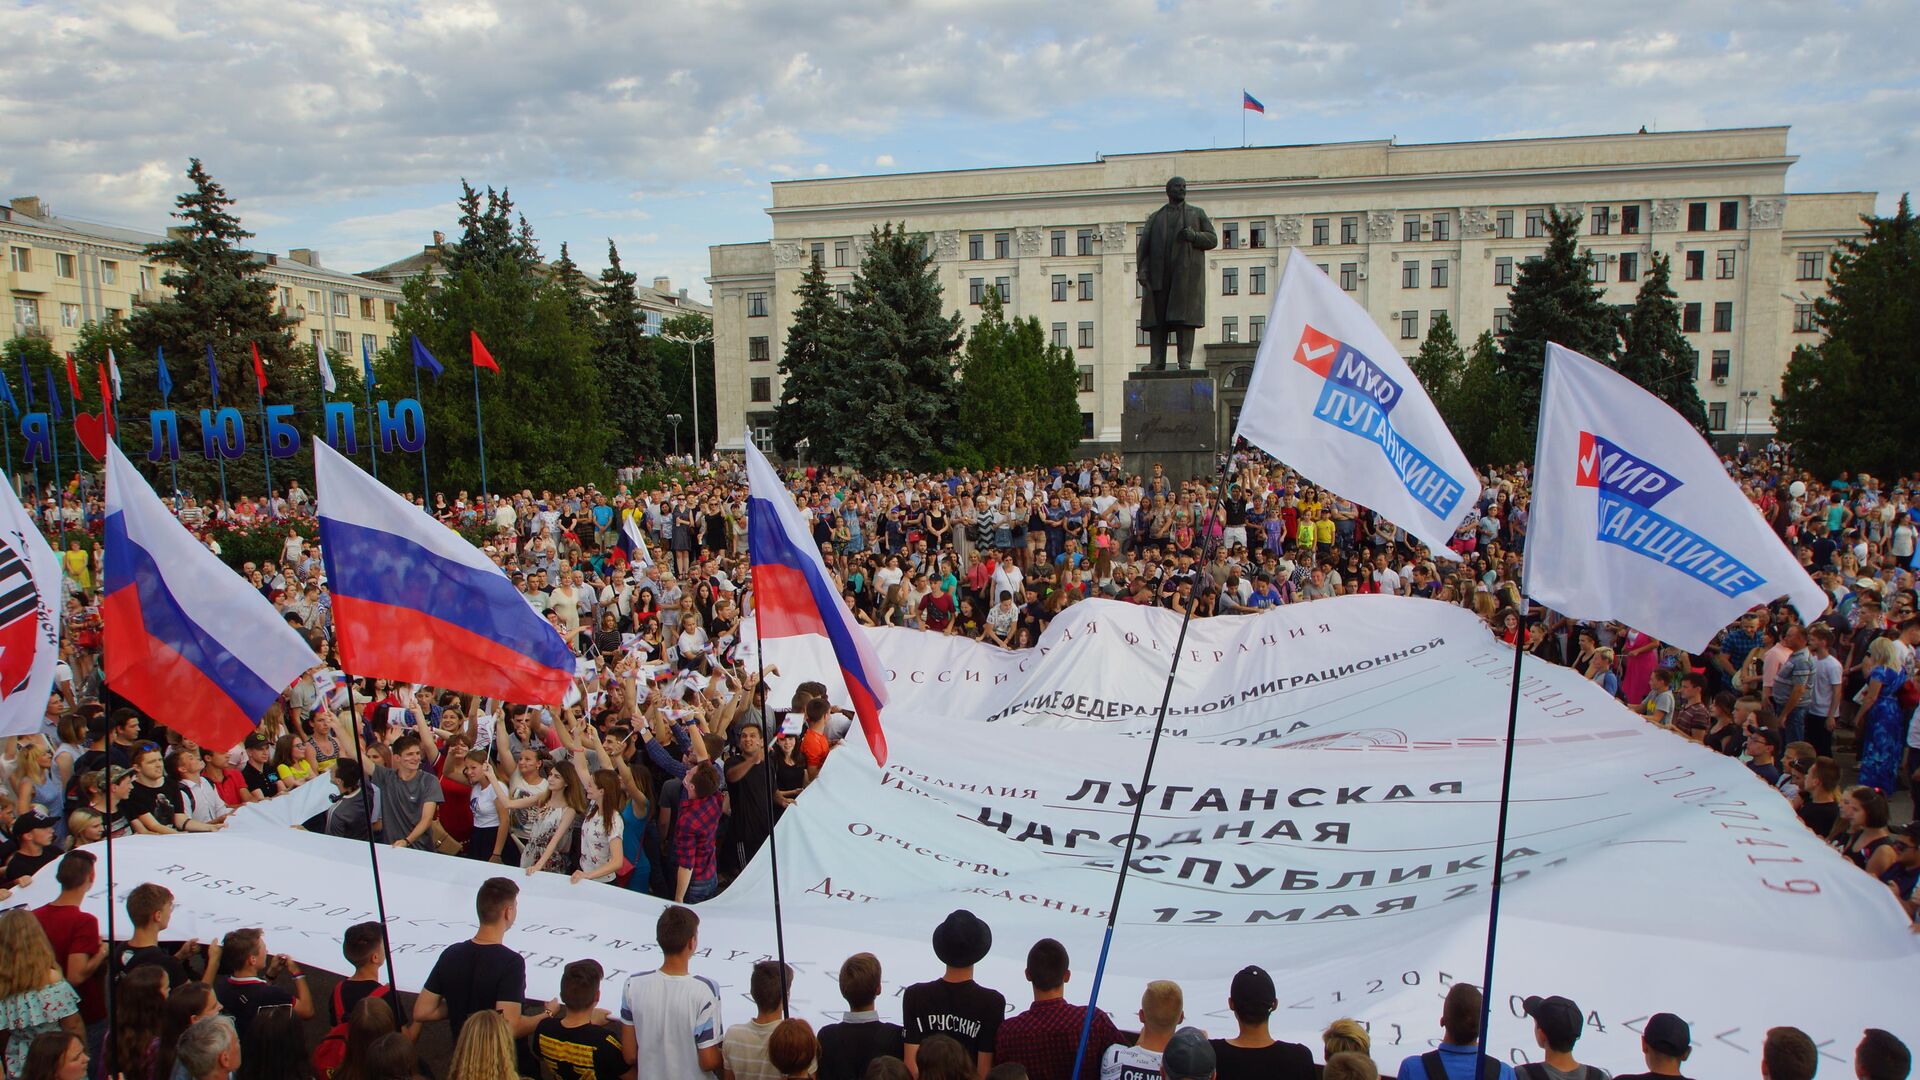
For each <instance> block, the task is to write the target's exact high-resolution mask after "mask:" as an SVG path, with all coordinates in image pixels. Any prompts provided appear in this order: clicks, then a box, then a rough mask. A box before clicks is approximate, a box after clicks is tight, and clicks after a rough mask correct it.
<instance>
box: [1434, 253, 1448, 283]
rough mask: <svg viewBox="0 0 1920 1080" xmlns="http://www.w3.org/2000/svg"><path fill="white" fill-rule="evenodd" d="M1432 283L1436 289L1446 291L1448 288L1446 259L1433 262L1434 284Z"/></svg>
mask: <svg viewBox="0 0 1920 1080" xmlns="http://www.w3.org/2000/svg"><path fill="white" fill-rule="evenodd" d="M1432 283H1433V287H1434V288H1436V289H1444V288H1446V287H1447V260H1445V259H1435V260H1433V282H1432Z"/></svg>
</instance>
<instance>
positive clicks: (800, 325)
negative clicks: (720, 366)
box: [773, 259, 842, 461]
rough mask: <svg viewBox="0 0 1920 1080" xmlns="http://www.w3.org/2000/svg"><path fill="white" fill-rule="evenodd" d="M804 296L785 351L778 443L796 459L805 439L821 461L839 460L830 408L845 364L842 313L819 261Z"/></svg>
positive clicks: (806, 277) (804, 283)
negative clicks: (837, 374) (830, 392)
mask: <svg viewBox="0 0 1920 1080" xmlns="http://www.w3.org/2000/svg"><path fill="white" fill-rule="evenodd" d="M793 294H794V295H795V296H798V297H799V298H800V305H799V307H797V308H795V309H794V312H793V323H792V324H791V325H790V326H788V327H787V340H786V343H785V345H784V346H783V348H782V350H781V353H780V405H779V407H778V408H777V409H776V410H775V411H774V414H773V444H774V448H775V449H776V450H778V451H779V452H780V455H781V456H782V457H793V456H794V455H795V454H796V453H797V452H798V450H799V446H800V444H801V443H802V442H803V441H804V442H805V443H806V444H807V450H808V456H809V457H810V458H811V459H813V460H815V461H834V460H838V459H839V456H840V446H839V443H838V440H837V439H836V438H835V435H834V431H835V428H834V424H833V418H832V416H831V415H830V414H829V412H828V409H827V402H828V387H829V386H830V384H831V383H832V382H833V381H834V379H835V369H836V366H837V365H838V363H839V361H840V352H839V349H840V335H841V332H842V327H841V316H842V311H841V307H840V302H839V300H838V299H837V298H836V297H835V296H834V294H833V289H832V288H831V287H829V286H828V285H827V274H826V270H825V269H824V268H823V267H822V266H821V265H820V260H819V259H815V260H813V262H812V264H811V265H809V266H808V267H807V270H806V273H804V274H802V275H801V276H800V286H799V287H798V288H796V289H795V290H794V291H793Z"/></svg>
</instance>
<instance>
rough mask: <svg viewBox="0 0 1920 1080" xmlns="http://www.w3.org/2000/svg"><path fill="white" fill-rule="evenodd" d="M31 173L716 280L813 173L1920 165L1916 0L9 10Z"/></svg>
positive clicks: (362, 236)
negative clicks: (470, 230) (1737, 142)
mask: <svg viewBox="0 0 1920 1080" xmlns="http://www.w3.org/2000/svg"><path fill="white" fill-rule="evenodd" d="M0 13H4V16H5V19H4V21H5V25H6V27H7V31H6V33H5V34H4V35H0V71H4V72H6V77H5V78H4V79H0V193H3V194H6V195H28V194H37V195H41V196H44V197H46V198H47V199H48V200H49V201H50V202H51V203H52V204H53V207H54V210H55V212H56V213H60V214H63V215H69V216H75V217H86V218H91V219H95V220H101V221H108V222H113V223H116V224H124V225H130V226H136V227H144V228H154V229H158V228H159V227H160V226H162V225H164V224H165V223H166V219H165V214H166V212H167V210H168V209H169V206H170V200H171V197H172V195H173V194H174V193H175V192H176V191H177V190H178V189H179V188H180V186H181V184H182V182H183V181H182V177H181V173H182V171H183V169H184V167H185V163H186V159H187V158H188V157H189V156H192V155H197V156H200V157H202V158H203V159H205V161H206V162H207V165H208V167H209V168H210V169H211V170H212V171H213V173H214V175H215V176H216V177H218V178H219V179H220V180H221V181H223V182H224V183H225V184H226V185H227V187H228V189H229V191H231V192H232V193H233V194H235V195H237V196H239V198H240V199H241V203H240V210H241V213H242V214H243V216H244V218H245V220H246V222H247V223H248V224H249V225H250V226H251V227H252V228H253V229H254V230H255V231H256V232H257V233H258V234H259V241H258V245H259V246H261V247H264V248H268V249H272V250H278V251H285V250H287V249H289V248H292V247H313V248H316V249H318V250H319V251H320V253H321V257H322V259H323V261H324V262H325V263H326V264H327V265H330V266H336V267H340V268H342V269H350V270H361V269H367V268H370V267H372V266H375V265H378V264H380V263H383V262H386V261H389V260H391V259H394V258H398V257H400V256H402V255H405V254H408V253H409V252H411V251H414V250H417V249H418V247H419V246H420V245H421V244H422V243H424V242H425V241H426V240H427V238H428V234H429V233H430V232H431V230H433V229H434V228H446V229H451V228H452V218H453V211H452V197H453V195H454V194H455V193H456V192H457V189H458V182H459V179H460V178H461V177H463V176H464V177H467V178H468V179H470V180H472V181H473V182H474V183H475V184H476V185H485V184H493V185H496V186H499V185H505V186H508V187H510V188H511V189H512V192H513V194H514V196H515V197H516V199H517V200H518V202H519V203H520V205H521V207H522V208H523V209H524V210H525V211H526V213H527V215H528V217H529V218H530V219H531V220H532V222H533V225H534V228H535V230H536V232H537V233H538V235H539V237H540V239H541V241H542V242H543V244H544V246H545V247H546V248H547V250H548V252H549V253H551V252H553V251H557V250H558V247H559V243H560V241H562V240H565V241H568V242H570V243H571V245H572V249H573V252H574V255H575V257H576V258H577V259H578V260H579V261H580V262H581V263H582V264H584V265H586V266H588V267H589V268H598V267H599V266H600V265H602V264H603V263H604V261H605V250H606V242H607V238H608V237H612V238H614V239H615V240H617V241H618V242H619V244H620V247H621V253H622V257H623V261H624V262H626V264H627V265H628V266H629V267H630V268H633V269H635V270H636V271H638V272H639V273H640V274H641V276H642V277H643V278H646V277H648V276H651V275H652V274H656V273H658V274H667V275H670V276H671V277H672V278H673V279H674V282H675V284H676V285H686V286H690V287H691V288H692V289H693V291H694V294H695V295H697V296H704V295H705V293H706V287H705V285H704V284H702V283H701V282H700V280H699V279H700V278H701V277H702V276H703V275H704V273H705V270H706V246H707V245H708V244H711V243H724V242H735V241H743V240H757V239H762V238H764V237H765V236H766V235H767V234H768V231H769V230H768V225H767V219H766V217H765V214H764V212H763V210H764V207H765V206H766V204H767V201H768V198H769V196H768V183H769V181H772V180H776V179H781V178H785V177H796V176H814V175H834V174H847V173H869V172H887V171H908V170H922V169H947V168H970V167H980V166H991V165H1002V164H1019V163H1030V162H1040V161H1067V160H1085V159H1088V158H1091V157H1092V156H1094V155H1095V154H1098V153H1103V152H1105V153H1117V152H1128V151H1143V150H1164V149H1178V148H1183V147H1208V146H1215V145H1221V146H1230V145H1234V144H1236V143H1238V141H1239V139H1240V120H1241V117H1240V112H1239V109H1238V105H1239V100H1240V90H1241V88H1242V87H1243V86H1244V87H1246V88H1247V89H1248V90H1250V91H1251V92H1252V93H1253V94H1254V96H1256V97H1258V98H1260V99H1261V100H1262V101H1264V102H1265V103H1266V105H1267V117H1266V118H1265V119H1264V120H1263V119H1261V118H1259V117H1254V118H1253V119H1252V123H1251V125H1250V128H1249V135H1250V137H1251V139H1252V141H1254V142H1257V143H1287V142H1318V141H1331V140H1344V139H1371V138H1384V137H1394V138H1397V139H1399V140H1400V141H1401V142H1403V143H1413V142H1432V141H1444V140H1455V139H1483V138H1499V137H1508V136H1524V135H1559V134H1584V133H1592V132H1614V131H1632V130H1634V129H1636V128H1638V127H1640V126H1641V125H1642V124H1645V125H1647V126H1648V127H1650V128H1653V129H1656V130H1678V129H1685V128H1700V127H1734V126H1743V125H1770V124H1790V125H1792V126H1793V134H1792V137H1791V149H1792V151H1793V152H1794V153H1796V154H1799V155H1800V156H1801V162H1800V164H1799V165H1797V166H1795V167H1794V169H1793V171H1792V172H1791V173H1790V174H1789V182H1790V184H1791V185H1792V187H1793V189H1794V190H1798V191H1821V190H1860V189H1867V190H1874V191H1878V192H1880V193H1881V206H1882V208H1883V209H1886V208H1890V207H1891V205H1892V202H1893V200H1894V199H1895V198H1897V197H1898V194H1899V193H1900V192H1901V191H1903V190H1906V189H1908V188H1911V187H1913V186H1914V185H1915V181H1916V178H1920V55H1916V53H1915V51H1914V50H1913V49H1912V39H1913V36H1914V32H1915V31H1916V30H1920V9H1917V8H1916V7H1915V5H1914V3H1913V0H1801V2H1787V0H1677V2H1676V0H1614V2H1612V3H1609V4H1604V5H1593V4H1574V3H1539V2H1533V3H1503V2H1495V0H1402V2H1378V0H1277V2H1271V3H1258V2H1251V0H1191V2H1185V3H1182V2H1174V0H1158V2H1156V0H1103V2H1100V3H1053V4H1044V3H1034V2H1032V0H964V2H960V0H834V2H832V3H831V4H828V3H815V2H809V0H800V2H794V0H774V2H762V0H680V2H678V3H647V4H636V3H631V2H618V0H543V2H538V3H534V2H526V0H522V2H518V3H514V2H509V0H411V2H394V3H378V2H367V0H325V2H321V3H314V2H309V0H276V2H274V3H268V4H260V3H241V2H237V0H190V2H188V0H117V2H113V3H100V2H96V0H59V2H53V3H42V2H39V0H0Z"/></svg>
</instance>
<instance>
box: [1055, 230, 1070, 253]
mask: <svg viewBox="0 0 1920 1080" xmlns="http://www.w3.org/2000/svg"><path fill="white" fill-rule="evenodd" d="M1053 257H1054V258H1056V259H1064V258H1066V257H1067V230H1065V229H1055V230H1053Z"/></svg>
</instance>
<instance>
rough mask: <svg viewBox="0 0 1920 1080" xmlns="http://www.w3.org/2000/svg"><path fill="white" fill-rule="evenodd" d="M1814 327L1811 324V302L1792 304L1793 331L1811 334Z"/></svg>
mask: <svg viewBox="0 0 1920 1080" xmlns="http://www.w3.org/2000/svg"><path fill="white" fill-rule="evenodd" d="M1814 329H1815V327H1814V325H1813V305H1812V304H1795V305H1793V332H1794V333H1796V334H1811V333H1813V331H1814Z"/></svg>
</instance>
